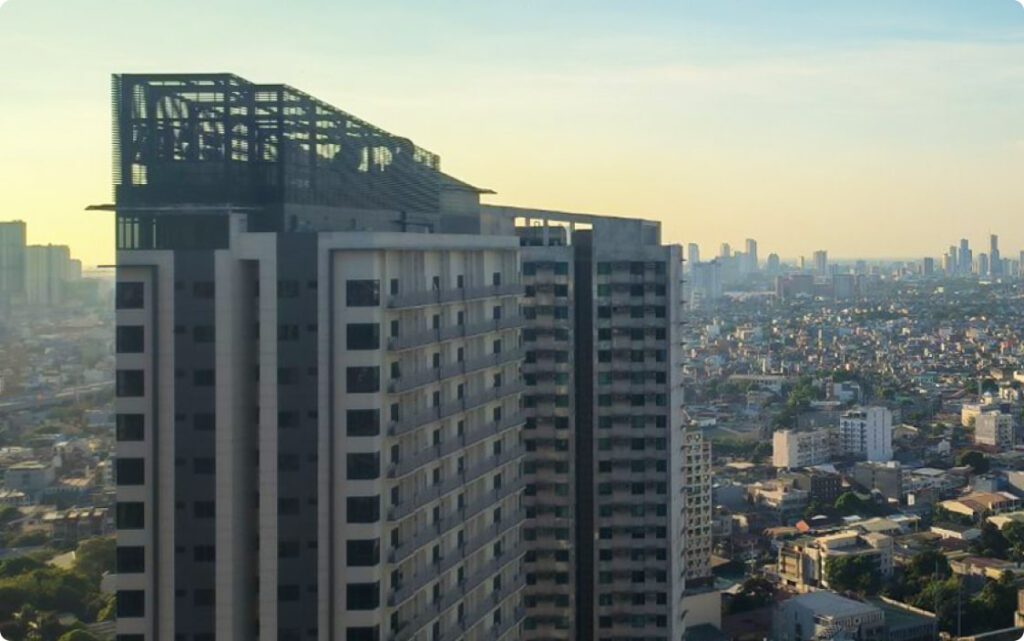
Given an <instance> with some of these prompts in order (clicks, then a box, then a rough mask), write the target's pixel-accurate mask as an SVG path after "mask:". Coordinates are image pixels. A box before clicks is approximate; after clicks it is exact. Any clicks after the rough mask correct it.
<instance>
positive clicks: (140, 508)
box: [115, 501, 146, 530]
mask: <svg viewBox="0 0 1024 641" xmlns="http://www.w3.org/2000/svg"><path fill="white" fill-rule="evenodd" d="M115 509H116V514H117V516H116V525H117V529H119V530H141V529H142V528H144V527H145V526H146V518H145V514H146V509H145V505H144V504H143V503H140V502H126V501H119V502H118V503H117V507H116V508H115Z"/></svg>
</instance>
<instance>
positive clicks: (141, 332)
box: [116, 325, 146, 354]
mask: <svg viewBox="0 0 1024 641" xmlns="http://www.w3.org/2000/svg"><path fill="white" fill-rule="evenodd" d="M116 343H117V353H118V354H141V353H142V352H143V351H145V346H146V345H145V344H146V331H145V328H143V327H142V325H118V326H117V340H116Z"/></svg>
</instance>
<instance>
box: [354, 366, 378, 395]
mask: <svg viewBox="0 0 1024 641" xmlns="http://www.w3.org/2000/svg"><path fill="white" fill-rule="evenodd" d="M345 378H346V383H347V385H346V391H347V392H348V393H349V394H374V393H376V392H379V391H380V368H379V367H349V368H346V370H345Z"/></svg>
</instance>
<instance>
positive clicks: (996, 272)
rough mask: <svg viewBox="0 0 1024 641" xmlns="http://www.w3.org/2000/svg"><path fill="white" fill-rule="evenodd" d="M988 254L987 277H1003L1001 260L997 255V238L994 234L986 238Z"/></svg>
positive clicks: (1000, 256)
mask: <svg viewBox="0 0 1024 641" xmlns="http://www.w3.org/2000/svg"><path fill="white" fill-rule="evenodd" d="M988 242H989V252H988V264H989V270H988V275H989V276H1002V275H1003V258H1002V255H1001V254H1000V253H999V236H997V235H996V234H990V235H989V237H988Z"/></svg>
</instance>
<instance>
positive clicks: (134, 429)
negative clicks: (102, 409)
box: [115, 414, 146, 441]
mask: <svg viewBox="0 0 1024 641" xmlns="http://www.w3.org/2000/svg"><path fill="white" fill-rule="evenodd" d="M115 420H116V421H117V440H119V441H141V440H142V439H144V438H145V424H146V420H145V417H144V416H143V415H142V414H118V415H117V418H116V419H115Z"/></svg>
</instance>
